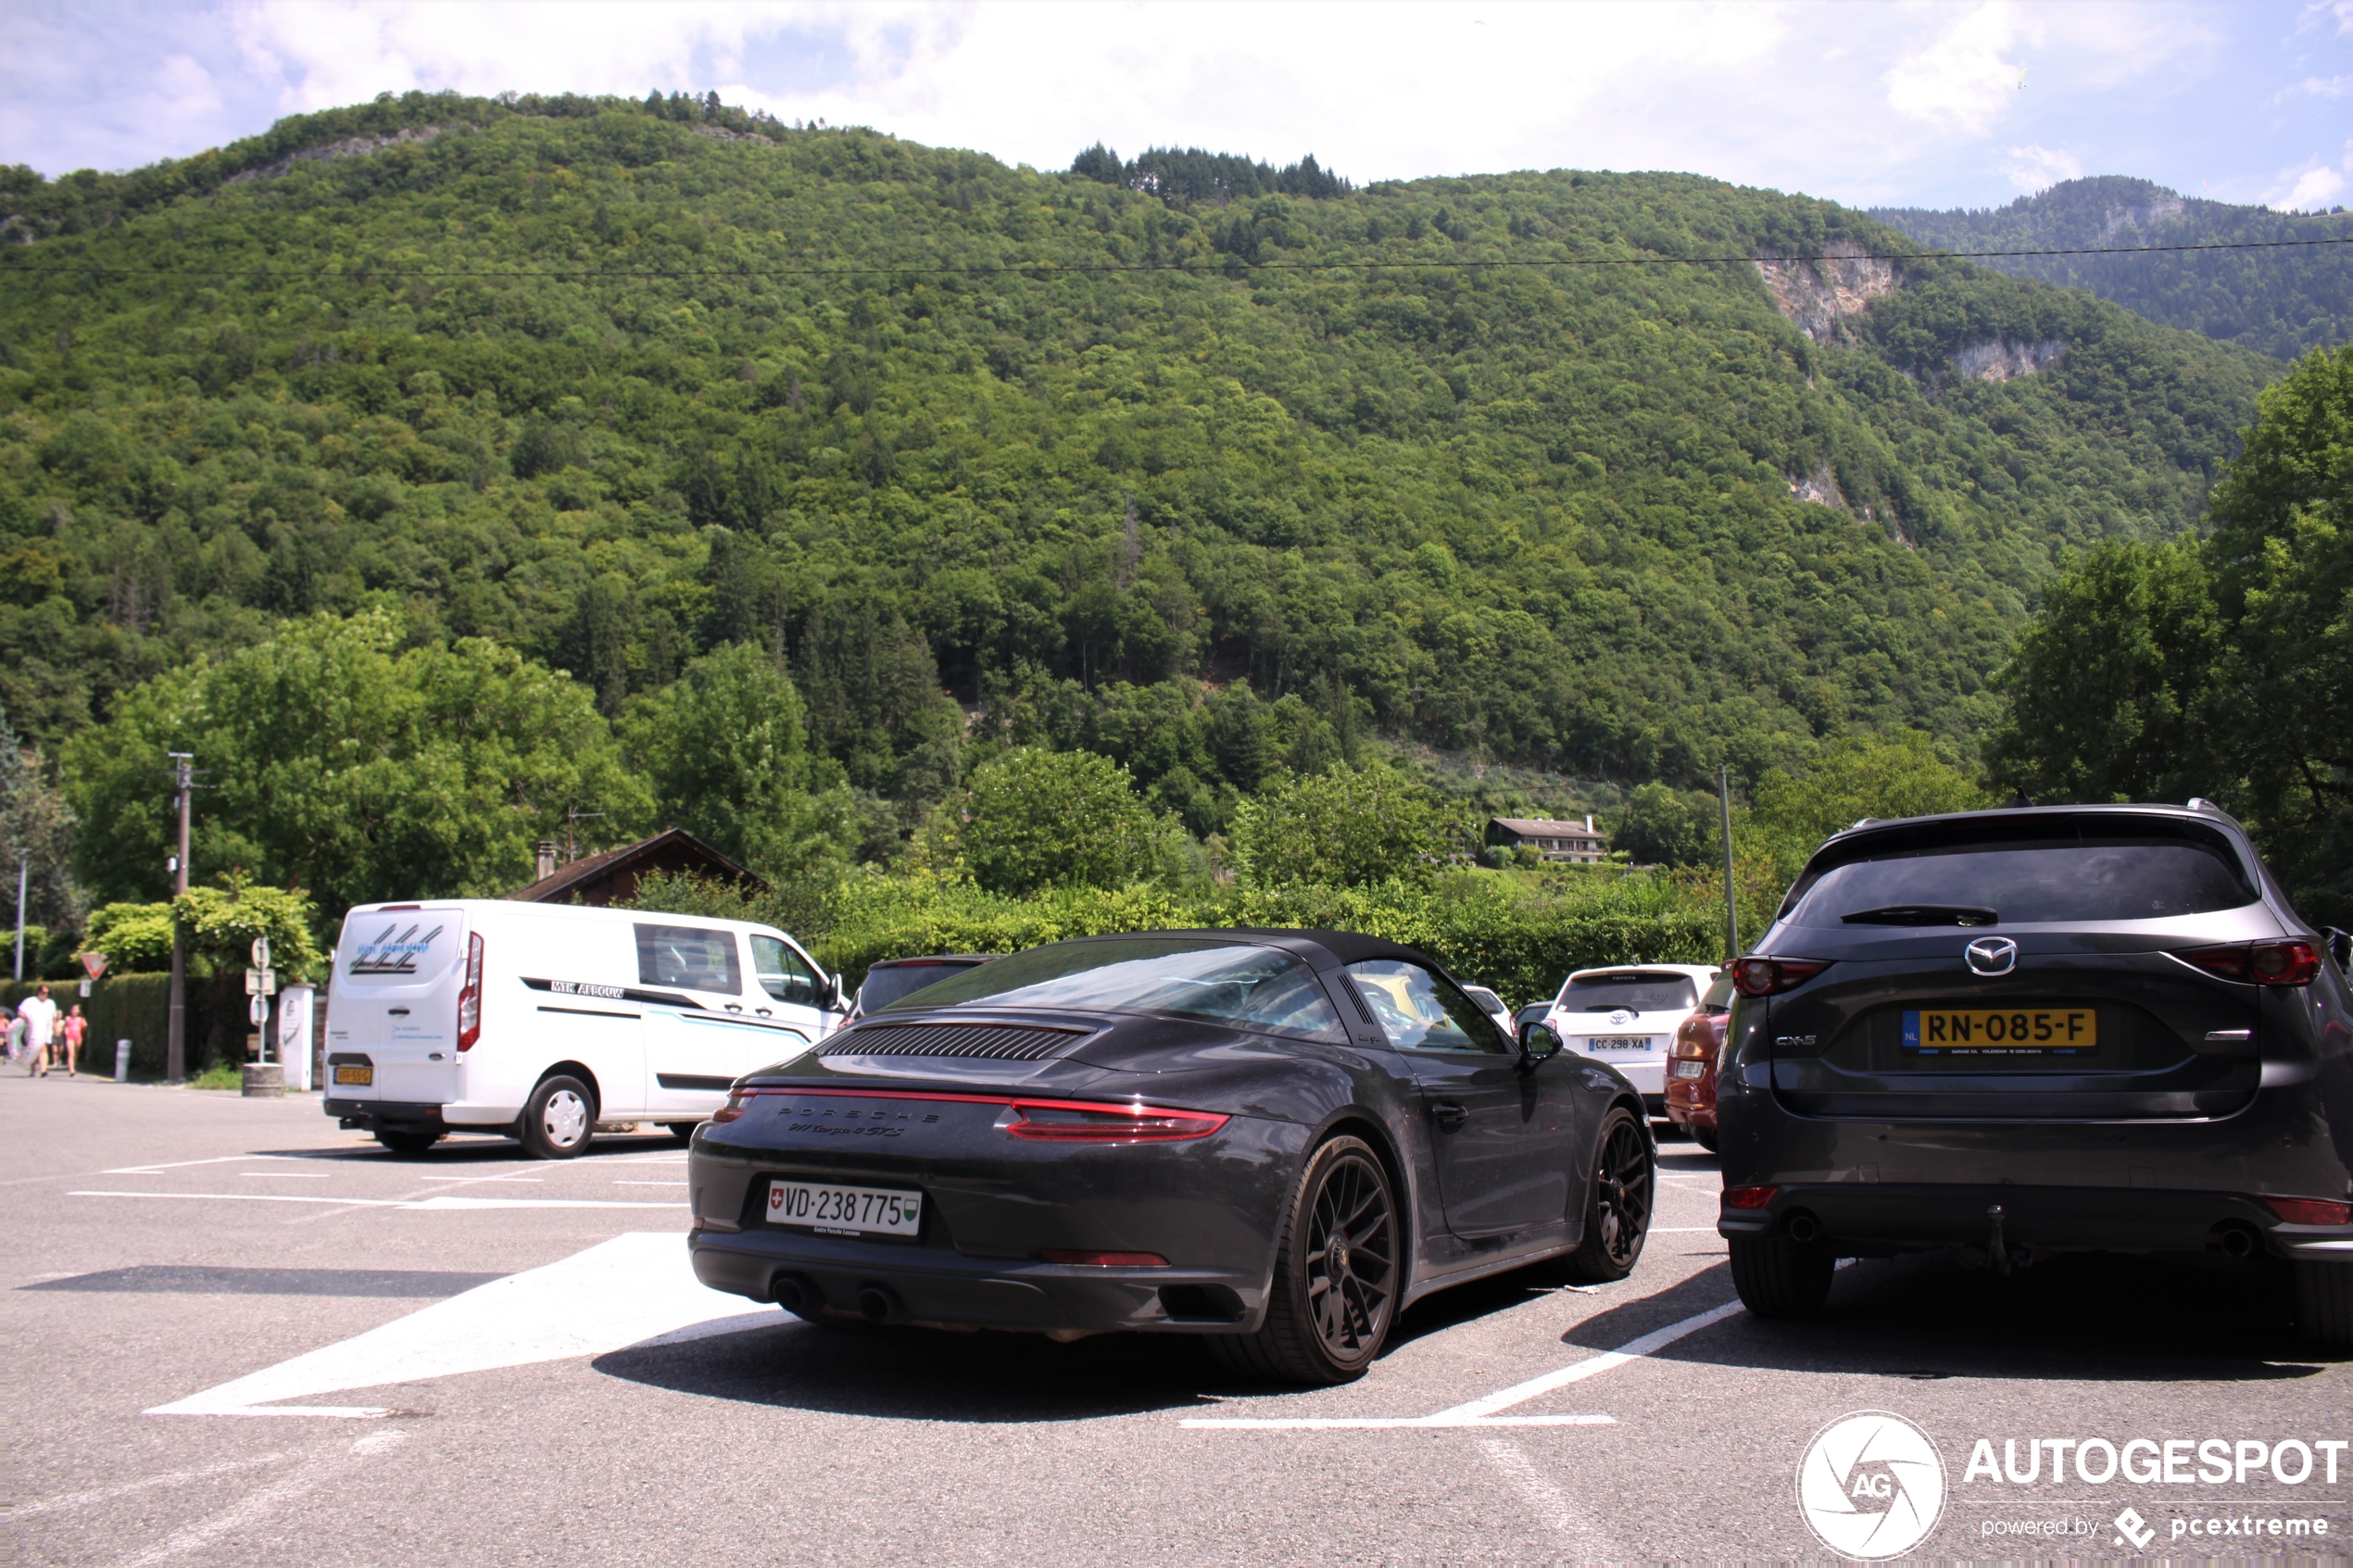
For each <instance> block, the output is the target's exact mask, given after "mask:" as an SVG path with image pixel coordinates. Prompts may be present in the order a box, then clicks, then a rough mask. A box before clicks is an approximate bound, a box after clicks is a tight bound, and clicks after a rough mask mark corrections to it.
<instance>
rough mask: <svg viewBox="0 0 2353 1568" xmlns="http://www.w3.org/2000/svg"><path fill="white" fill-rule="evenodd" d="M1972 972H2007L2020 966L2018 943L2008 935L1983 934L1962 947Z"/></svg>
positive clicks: (1963, 955) (1962, 954) (1962, 952)
mask: <svg viewBox="0 0 2353 1568" xmlns="http://www.w3.org/2000/svg"><path fill="white" fill-rule="evenodd" d="M1961 957H1962V958H1964V959H1966V960H1969V970H1970V972H1972V973H1976V974H2007V973H2008V972H2010V971H2012V970H2014V969H2016V968H2017V967H2018V944H2017V943H2015V942H2013V941H2011V940H2010V939H2009V938H2008V937H2007V936H1981V937H1979V938H1978V939H1977V940H1976V941H1974V942H1972V943H1970V944H1969V946H1968V947H1964V948H1962V949H1961Z"/></svg>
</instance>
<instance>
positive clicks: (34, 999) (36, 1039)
mask: <svg viewBox="0 0 2353 1568" xmlns="http://www.w3.org/2000/svg"><path fill="white" fill-rule="evenodd" d="M17 1014H18V1016H19V1017H20V1018H22V1019H23V1020H24V1050H25V1056H26V1059H27V1060H26V1065H25V1075H26V1076H27V1077H42V1078H46V1077H47V1076H48V1075H49V1042H50V1041H51V1040H52V1039H54V1038H55V1037H56V1036H57V1003H55V1002H53V1001H51V1000H50V999H49V987H48V986H46V985H44V986H42V987H41V989H40V990H38V991H36V992H34V993H33V994H32V995H31V996H30V997H26V998H25V999H24V1000H23V1001H20V1002H19V1003H18V1004H17Z"/></svg>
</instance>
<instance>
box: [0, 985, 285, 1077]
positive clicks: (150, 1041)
mask: <svg viewBox="0 0 2353 1568" xmlns="http://www.w3.org/2000/svg"><path fill="white" fill-rule="evenodd" d="M34 984H35V983H34V982H31V981H26V982H24V983H23V984H21V985H18V984H13V983H10V984H5V985H0V1001H5V1002H6V1003H7V1005H8V1006H9V1007H10V1008H14V1007H15V1006H16V1004H17V1002H18V1001H19V999H21V998H22V997H29V996H31V995H32V994H33V989H34ZM76 989H77V987H76V986H75V985H74V983H73V982H72V981H64V982H58V981H51V982H50V985H49V996H50V998H51V999H52V1000H54V1001H55V1002H56V1003H57V1010H58V1011H59V1013H61V1014H62V1013H63V1012H64V1011H65V1010H67V1009H69V1008H70V1007H72V1006H73V1005H74V1004H75V1003H76V1002H80V1003H81V1004H82V1016H83V1017H84V1018H87V1019H88V1020H89V1021H90V1032H89V1034H88V1035H86V1036H85V1037H84V1038H83V1040H82V1060H81V1062H80V1063H79V1064H78V1065H79V1069H80V1071H82V1072H84V1073H96V1074H98V1075H99V1076H100V1077H102V1078H106V1077H112V1076H113V1075H114V1043H115V1042H116V1041H117V1040H124V1039H127V1040H129V1041H130V1042H131V1076H132V1077H133V1078H135V1079H139V1080H142V1081H145V1082H152V1081H156V1080H159V1079H161V1078H162V1077H163V1075H164V1064H165V1058H166V1050H167V1047H168V1045H169V1040H168V1037H167V1032H168V1030H169V1029H170V1014H171V976H170V975H169V974H109V975H107V977H106V978H105V979H103V980H101V981H99V982H98V983H97V984H96V985H93V986H91V987H90V996H89V997H88V999H87V1000H84V999H83V998H82V997H79V996H77V995H75V991H76ZM209 989H210V987H209V986H208V985H206V984H204V983H202V982H198V981H191V982H189V985H188V1045H189V1049H188V1071H189V1072H190V1073H197V1072H201V1071H202V1070H203V1067H204V1063H205V1061H206V1060H209V1058H210V1055H211V1053H210V1052H209V1051H208V1050H206V1049H205V1047H204V1042H205V1041H206V1040H207V1038H208V1027H207V1025H208V1023H209V1022H210V1021H209V1019H208V1017H207V1016H206V1015H207V1013H208V1011H209V1010H210V1009H209V1007H208V1002H209V1000H210V998H209V997H208V995H207V993H208V991H209ZM240 1017H241V1018H242V1015H240Z"/></svg>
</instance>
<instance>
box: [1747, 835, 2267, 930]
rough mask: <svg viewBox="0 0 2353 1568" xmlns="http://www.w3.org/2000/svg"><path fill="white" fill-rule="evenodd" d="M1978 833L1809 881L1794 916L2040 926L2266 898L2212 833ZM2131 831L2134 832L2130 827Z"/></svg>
mask: <svg viewBox="0 0 2353 1568" xmlns="http://www.w3.org/2000/svg"><path fill="white" fill-rule="evenodd" d="M2033 826H2034V828H2035V830H2036V831H2035V833H2034V834H2033V836H2031V837H2030V836H2027V835H2026V834H2021V833H2018V832H2016V831H2015V830H2014V829H2013V831H2011V832H2007V833H2005V834H2002V835H2001V836H1999V837H1994V836H1991V835H1988V836H1987V837H1984V838H1982V839H1980V840H1978V841H1977V842H1968V841H1966V840H1965V841H1962V842H1958V843H1951V842H1947V843H1942V844H1926V845H1922V844H1899V845H1897V846H1894V847H1890V848H1889V849H1888V850H1887V851H1886V852H1885V853H1882V854H1877V855H1867V856H1865V857H1864V858H1861V859H1853V860H1849V861H1847V862H1846V863H1844V864H1843V865H1831V866H1829V867H1826V868H1823V869H1821V870H1818V871H1816V872H1809V873H1808V874H1807V875H1806V877H1804V878H1801V879H1800V880H1799V882H1798V884H1797V886H1796V887H1794V888H1793V889H1792V890H1791V893H1790V902H1789V905H1788V906H1787V908H1788V910H1789V919H1790V920H1791V921H1792V922H1793V923H1795V924H1798V925H1806V926H1844V927H1848V928H1850V929H1851V928H1854V927H1856V926H1869V925H1928V924H1944V925H1966V926H1981V925H2032V924H2039V923H2045V922H2061V923H2064V922H2076V921H2112V920H2162V919H2165V918H2167V917H2170V916H2173V915H2195V914H2204V913H2207V912H2208V911H2209V910H2213V909H2238V908H2239V907H2241V906H2242V905H2246V904H2251V903H2253V902H2255V900H2256V897H2257V895H2256V891H2255V889H2254V888H2253V887H2251V886H2249V885H2248V884H2247V882H2246V875H2245V873H2244V872H2242V871H2241V869H2240V867H2239V864H2238V860H2237V858H2236V857H2235V856H2233V855H2232V854H2231V853H2230V851H2229V850H2228V849H2227V848H2226V847H2224V846H2223V845H2222V844H2221V843H2220V842H2219V841H2217V840H2216V839H2214V838H2213V837H2212V836H2211V835H2209V834H2206V833H2203V832H2199V831H2196V830H2191V831H2187V832H2183V831H2180V830H2176V829H2172V828H2171V824H2162V825H2159V826H2158V828H2157V829H2156V831H2152V832H2134V831H2132V830H2131V829H2129V828H2126V827H2124V825H2123V824H2112V823H2100V822H2093V823H2084V824H2082V826H2081V827H2078V826H2075V825H2074V824H2072V823H2070V822H2068V820H2067V819H2061V820H2060V821H2059V822H2057V823H2051V824H2044V823H2036V824H2033ZM2120 829H2121V830H2122V831H2120Z"/></svg>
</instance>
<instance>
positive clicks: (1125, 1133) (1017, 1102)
mask: <svg viewBox="0 0 2353 1568" xmlns="http://www.w3.org/2000/svg"><path fill="white" fill-rule="evenodd" d="M779 1095H780V1096H784V1097H786V1098H801V1099H809V1098H829V1099H901V1100H916V1101H920V1102H925V1103H930V1104H950V1105H999V1106H1003V1107H1005V1108H1007V1109H1008V1110H1013V1111H1016V1112H1019V1113H1020V1117H1021V1119H1020V1120H1017V1121H1014V1122H1012V1123H1008V1124H1007V1125H1006V1127H1005V1131H1006V1132H1008V1133H1010V1134H1012V1135H1013V1136H1014V1137H1017V1138H1027V1139H1031V1140H1033V1141H1038V1142H1051V1143H1176V1142H1181V1141H1183V1140H1186V1139H1189V1138H1205V1137H1207V1136H1209V1135H1211V1134H1212V1133H1214V1132H1216V1131H1217V1130H1218V1129H1219V1128H1221V1127H1223V1126H1224V1125H1225V1124H1226V1123H1227V1122H1229V1121H1231V1120H1232V1118H1231V1117H1230V1116H1228V1115H1227V1114H1226V1113H1225V1112H1223V1111H1217V1110H1177V1109H1176V1108H1175V1107H1172V1106H1161V1105H1143V1104H1139V1103H1137V1102H1135V1101H1132V1100H1090V1099H1042V1098H1038V1097H1037V1096H1034V1095H1001V1094H1000V1095H989V1094H960V1093H956V1092H954V1091H950V1090H937V1089H801V1088H790V1089H788V1088H770V1087H765V1086H755V1087H751V1088H742V1089H737V1090H736V1091H735V1093H734V1094H733V1095H731V1096H730V1097H729V1098H728V1102H727V1106H726V1109H725V1110H722V1111H721V1112H720V1113H719V1114H718V1116H716V1117H715V1118H713V1120H715V1121H721V1122H732V1121H734V1120H735V1119H736V1117H737V1116H741V1115H742V1114H743V1110H744V1108H743V1102H744V1101H746V1100H749V1099H752V1098H758V1097H761V1096H779ZM1034 1110H1042V1111H1062V1112H1065V1113H1075V1114H1077V1115H1082V1116H1097V1117H1102V1118H1104V1120H1102V1121H1100V1122H1032V1121H1030V1120H1029V1119H1028V1114H1029V1112H1031V1111H1034ZM728 1111H734V1112H735V1115H734V1116H730V1115H729V1114H727V1112H728ZM1112 1118H1118V1120H1116V1121H1114V1120H1111V1119H1112Z"/></svg>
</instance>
